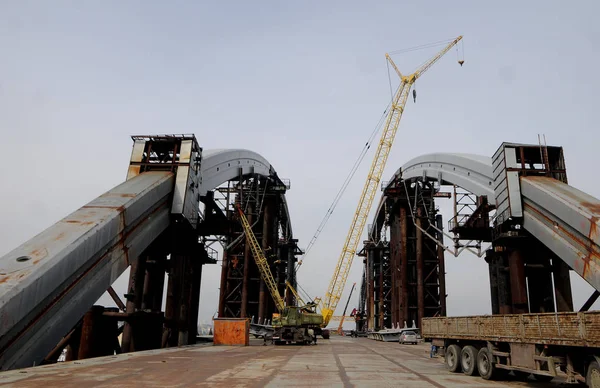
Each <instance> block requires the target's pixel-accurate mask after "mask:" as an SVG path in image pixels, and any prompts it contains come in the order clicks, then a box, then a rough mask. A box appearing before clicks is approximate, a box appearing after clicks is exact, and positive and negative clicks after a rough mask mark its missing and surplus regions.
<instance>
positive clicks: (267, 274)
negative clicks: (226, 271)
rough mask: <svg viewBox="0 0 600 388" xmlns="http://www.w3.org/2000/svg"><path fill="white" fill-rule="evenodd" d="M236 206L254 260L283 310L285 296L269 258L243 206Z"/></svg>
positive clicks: (278, 308) (278, 307)
mask: <svg viewBox="0 0 600 388" xmlns="http://www.w3.org/2000/svg"><path fill="white" fill-rule="evenodd" d="M236 208H237V210H238V213H239V215H240V221H241V223H242V227H243V228H244V233H245V234H246V239H247V240H246V241H247V242H248V243H249V244H250V249H251V250H252V256H253V257H254V261H255V262H256V266H257V267H258V269H259V271H260V276H261V277H262V278H263V280H264V282H265V284H266V285H267V288H268V289H269V292H270V293H271V296H273V300H274V301H275V306H276V307H277V310H279V312H282V311H283V308H284V307H285V303H284V302H283V298H282V297H281V294H279V290H278V289H277V283H276V282H275V278H273V273H272V272H271V268H270V267H269V263H268V261H267V258H266V257H265V255H264V253H263V251H262V249H261V247H260V244H259V243H258V240H257V239H256V236H255V235H254V233H253V232H252V227H251V226H250V223H249V222H248V219H247V218H246V215H245V214H244V211H243V210H242V208H241V206H240V205H239V204H236Z"/></svg>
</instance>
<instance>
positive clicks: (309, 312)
mask: <svg viewBox="0 0 600 388" xmlns="http://www.w3.org/2000/svg"><path fill="white" fill-rule="evenodd" d="M236 208H237V210H238V213H239V217H240V221H241V223H242V227H243V228H244V233H245V234H246V243H247V244H250V250H251V251H252V256H253V257H254V261H255V262H256V265H257V266H258V270H259V271H260V275H261V277H262V279H263V280H264V282H265V284H266V285H267V288H268V289H269V292H270V293H271V296H272V297H273V300H274V301H275V306H276V307H277V310H278V311H279V313H275V314H273V320H272V322H273V327H274V329H275V332H274V333H273V341H274V342H275V343H276V344H283V343H286V342H287V343H291V342H295V343H301V344H310V343H311V342H314V343H315V344H316V343H317V335H316V332H317V331H319V330H320V325H321V324H322V323H323V317H322V315H321V314H318V313H317V312H316V305H314V304H311V303H308V304H305V303H304V302H302V300H301V299H300V301H301V302H302V304H303V306H286V305H285V303H284V301H283V298H282V297H281V294H280V293H279V290H278V289H277V283H276V282H275V279H274V278H273V273H272V272H271V268H270V267H269V262H268V261H267V258H266V257H265V255H264V253H263V251H262V248H261V247H260V244H259V243H258V240H257V239H256V236H255V235H254V232H252V227H251V226H250V223H249V222H248V219H247V218H246V215H245V214H244V211H243V210H242V208H241V206H240V205H239V203H236ZM288 286H289V287H291V285H290V284H289V283H288ZM290 289H292V290H293V287H291V288H290ZM294 293H295V290H294Z"/></svg>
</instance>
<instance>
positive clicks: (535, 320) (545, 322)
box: [422, 311, 600, 347]
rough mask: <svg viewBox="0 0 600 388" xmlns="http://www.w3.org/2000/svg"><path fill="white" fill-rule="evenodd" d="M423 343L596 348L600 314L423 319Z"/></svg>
mask: <svg viewBox="0 0 600 388" xmlns="http://www.w3.org/2000/svg"><path fill="white" fill-rule="evenodd" d="M422 335H423V337H424V338H425V339H432V340H434V339H457V340H460V339H468V340H480V341H491V342H496V341H498V342H514V343H535V344H543V345H562V346H583V347H599V346H600V311H589V312H562V313H541V314H504V315H483V316H466V317H436V318H423V320H422Z"/></svg>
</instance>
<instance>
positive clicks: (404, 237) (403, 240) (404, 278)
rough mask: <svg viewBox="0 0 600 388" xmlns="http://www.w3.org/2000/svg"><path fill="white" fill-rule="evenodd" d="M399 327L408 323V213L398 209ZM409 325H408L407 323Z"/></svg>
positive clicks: (404, 208) (401, 208)
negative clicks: (399, 262)
mask: <svg viewBox="0 0 600 388" xmlns="http://www.w3.org/2000/svg"><path fill="white" fill-rule="evenodd" d="M400 260H401V264H400V315H399V317H398V319H399V321H400V325H404V322H406V321H408V319H409V318H408V306H409V303H408V211H407V208H406V205H405V204H402V206H401V207H400ZM408 324H409V325H410V323H408Z"/></svg>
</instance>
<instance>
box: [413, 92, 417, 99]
mask: <svg viewBox="0 0 600 388" xmlns="http://www.w3.org/2000/svg"><path fill="white" fill-rule="evenodd" d="M413 102H417V89H413Z"/></svg>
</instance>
